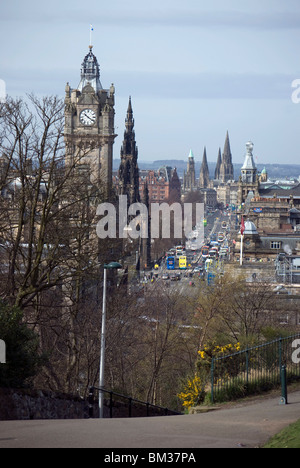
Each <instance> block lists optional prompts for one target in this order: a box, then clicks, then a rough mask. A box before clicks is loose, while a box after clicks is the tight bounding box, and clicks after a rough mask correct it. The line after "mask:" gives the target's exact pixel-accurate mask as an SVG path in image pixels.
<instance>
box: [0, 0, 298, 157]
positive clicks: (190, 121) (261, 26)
mask: <svg viewBox="0 0 300 468" xmlns="http://www.w3.org/2000/svg"><path fill="white" fill-rule="evenodd" d="M0 21H1V31H0V38H1V43H2V48H1V51H0V64H1V72H0V79H1V80H4V81H5V84H6V91H7V94H8V95H11V96H13V97H16V96H25V94H26V93H31V92H35V93H36V94H37V95H50V94H55V95H58V96H60V97H61V98H63V97H64V89H65V85H66V82H69V83H70V86H71V87H72V88H76V87H77V86H78V84H79V81H80V67H81V63H82V61H83V58H84V56H85V55H86V53H87V52H88V46H89V41H90V24H92V25H93V29H94V31H93V36H92V43H93V52H94V54H95V55H96V57H97V59H98V62H99V64H100V74H101V76H100V79H101V83H102V86H103V88H105V89H109V87H110V85H111V83H114V85H115V88H116V106H115V108H116V116H115V125H116V133H117V134H118V137H117V139H116V140H115V144H114V159H117V158H119V157H120V149H121V145H122V139H123V133H124V129H125V124H124V123H125V118H126V109H127V105H128V97H129V96H131V99H132V107H133V112H134V118H135V130H136V143H137V146H138V149H139V160H140V161H143V162H152V161H155V160H171V159H178V160H187V158H188V155H189V152H190V149H192V151H193V154H194V156H195V160H197V161H200V160H201V159H202V155H203V150H204V147H206V151H207V159H208V161H210V162H216V160H217V156H218V151H219V147H220V148H221V151H223V147H224V141H225V137H226V132H227V131H228V132H229V137H230V144H231V150H232V157H233V162H234V163H242V162H243V160H244V156H245V144H246V142H247V141H249V140H250V141H253V143H254V157H255V162H256V164H270V163H278V164H280V163H288V164H297V163H298V161H299V154H298V148H299V146H300V145H299V143H300V135H299V131H298V127H299V117H300V104H296V103H295V102H293V100H292V93H293V92H294V91H295V89H293V88H292V83H293V82H294V81H295V80H298V79H300V61H299V57H298V52H297V46H296V44H297V43H298V40H299V36H300V32H299V31H300V28H299V26H300V5H299V4H298V2H297V1H296V0H291V1H289V3H288V4H286V2H283V0H272V1H271V0H267V1H266V2H264V4H263V5H262V4H261V2H258V1H257V0H255V1H253V2H247V4H246V5H242V6H241V5H240V2H238V1H237V0H229V1H227V2H226V6H224V2H221V1H220V0H214V1H212V2H210V3H209V4H205V2H203V1H194V0H189V1H188V2H186V3H185V4H184V5H182V3H181V2H179V1H177V0H175V1H174V0H173V1H172V2H171V1H170V0H164V1H162V2H158V1H157V0H154V1H153V2H152V3H151V5H141V3H140V2H137V0H131V1H129V2H126V4H124V3H122V2H121V1H120V0H116V1H115V2H114V5H113V6H108V5H106V4H104V3H102V2H96V1H95V0H91V2H90V3H89V5H88V7H85V5H83V4H82V3H81V2H78V1H76V0H75V1H74V2H69V1H68V0H65V1H64V2H58V1H57V0H53V2H51V4H44V3H43V4H40V3H38V2H37V1H36V0H29V1H28V2H26V4H23V3H21V2H20V1H19V0H13V1H12V2H10V3H8V4H6V5H3V6H2V12H1V19H0Z"/></svg>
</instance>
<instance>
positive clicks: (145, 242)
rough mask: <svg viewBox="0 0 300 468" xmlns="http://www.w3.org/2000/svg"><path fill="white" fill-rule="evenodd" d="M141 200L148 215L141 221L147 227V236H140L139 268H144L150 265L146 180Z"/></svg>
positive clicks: (149, 231) (149, 227) (148, 203)
mask: <svg viewBox="0 0 300 468" xmlns="http://www.w3.org/2000/svg"><path fill="white" fill-rule="evenodd" d="M141 202H142V203H143V204H144V205H145V206H146V208H147V210H148V215H147V216H146V217H145V218H144V217H142V218H143V219H142V222H143V223H146V225H147V228H148V237H147V238H140V247H139V254H140V269H141V270H144V269H147V268H149V267H150V266H151V234H150V233H151V213H150V200H149V190H148V184H147V182H146V185H145V190H144V195H143V197H142V200H141ZM142 229H143V228H142Z"/></svg>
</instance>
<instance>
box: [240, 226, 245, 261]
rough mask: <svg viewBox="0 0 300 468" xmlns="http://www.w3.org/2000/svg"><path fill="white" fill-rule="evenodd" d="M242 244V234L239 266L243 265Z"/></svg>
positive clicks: (242, 236) (242, 237)
mask: <svg viewBox="0 0 300 468" xmlns="http://www.w3.org/2000/svg"><path fill="white" fill-rule="evenodd" d="M243 243H244V234H242V235H241V252H240V266H242V265H243Z"/></svg>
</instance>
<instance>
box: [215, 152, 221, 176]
mask: <svg viewBox="0 0 300 468" xmlns="http://www.w3.org/2000/svg"><path fill="white" fill-rule="evenodd" d="M221 162H222V156H221V148H219V153H218V159H217V165H216V170H215V180H219V179H220V169H221Z"/></svg>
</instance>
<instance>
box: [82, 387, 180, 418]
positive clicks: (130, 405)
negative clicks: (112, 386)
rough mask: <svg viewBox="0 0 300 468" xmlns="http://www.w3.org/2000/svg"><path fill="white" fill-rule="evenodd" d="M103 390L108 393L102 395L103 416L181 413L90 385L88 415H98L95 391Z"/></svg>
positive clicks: (147, 415) (95, 416)
mask: <svg viewBox="0 0 300 468" xmlns="http://www.w3.org/2000/svg"><path fill="white" fill-rule="evenodd" d="M99 392H103V393H104V394H106V395H108V398H105V397H104V417H105V418H114V417H118V418H122V417H123V418H133V417H150V416H178V415H181V414H182V413H178V412H177V411H174V410H170V409H169V408H164V407H162V406H157V405H152V404H151V403H149V402H145V401H141V400H137V399H136V398H132V397H129V396H126V395H122V394H121V393H116V392H112V391H110V390H105V389H100V388H98V387H90V391H89V417H90V418H97V417H99V408H97V409H95V407H96V404H95V401H96V396H97V393H98V395H99Z"/></svg>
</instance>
